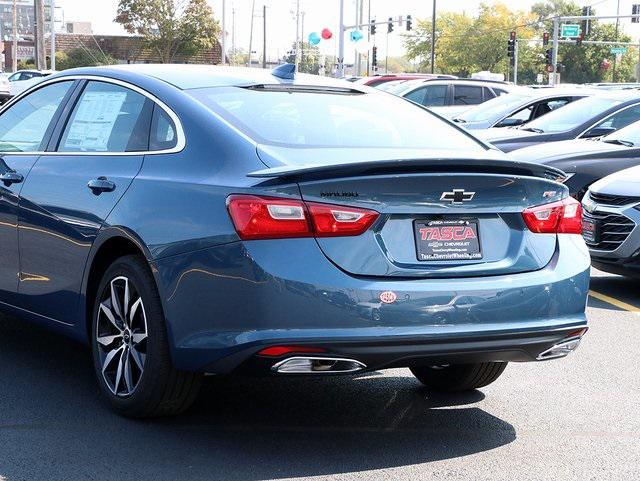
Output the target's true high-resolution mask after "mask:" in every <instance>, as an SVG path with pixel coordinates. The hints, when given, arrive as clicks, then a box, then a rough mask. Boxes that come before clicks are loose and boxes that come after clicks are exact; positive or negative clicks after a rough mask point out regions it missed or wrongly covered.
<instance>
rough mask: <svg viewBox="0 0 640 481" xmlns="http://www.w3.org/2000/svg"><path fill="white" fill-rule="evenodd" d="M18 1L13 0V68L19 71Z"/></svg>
mask: <svg viewBox="0 0 640 481" xmlns="http://www.w3.org/2000/svg"><path fill="white" fill-rule="evenodd" d="M16 2H17V0H13V45H12V47H13V48H12V50H11V54H12V55H11V68H12V70H13V71H14V72H15V71H16V70H18V6H17V5H16Z"/></svg>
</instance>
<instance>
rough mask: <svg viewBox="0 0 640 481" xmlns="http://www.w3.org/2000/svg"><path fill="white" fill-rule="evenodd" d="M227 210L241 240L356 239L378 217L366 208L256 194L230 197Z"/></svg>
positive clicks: (376, 213)
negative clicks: (340, 237)
mask: <svg viewBox="0 0 640 481" xmlns="http://www.w3.org/2000/svg"><path fill="white" fill-rule="evenodd" d="M227 208H228V209H229V215H230V216H231V220H232V221H233V225H234V227H235V228H236V232H237V233H238V236H240V238H241V239H242V240H257V239H285V238H292V237H339V236H356V235H360V234H362V233H363V232H365V231H366V230H367V229H368V228H369V227H371V225H372V224H373V223H374V221H375V220H376V219H377V218H378V216H379V215H380V214H378V212H376V211H374V210H369V209H360V208H356V207H350V206H341V205H333V204H321V203H317V202H309V203H305V202H304V201H301V200H295V199H284V198H278V197H261V196H256V195H231V196H229V198H228V199H227Z"/></svg>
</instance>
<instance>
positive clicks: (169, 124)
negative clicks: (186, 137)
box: [149, 105, 178, 151]
mask: <svg viewBox="0 0 640 481" xmlns="http://www.w3.org/2000/svg"><path fill="white" fill-rule="evenodd" d="M177 143H178V136H177V134H176V126H175V124H174V123H173V120H171V118H170V117H169V115H167V113H166V112H165V111H164V110H163V109H162V108H160V107H158V106H157V105H156V106H155V108H154V109H153V120H152V121H151V135H150V136H149V150H152V151H153V150H167V149H172V148H174V147H175V146H176V145H177Z"/></svg>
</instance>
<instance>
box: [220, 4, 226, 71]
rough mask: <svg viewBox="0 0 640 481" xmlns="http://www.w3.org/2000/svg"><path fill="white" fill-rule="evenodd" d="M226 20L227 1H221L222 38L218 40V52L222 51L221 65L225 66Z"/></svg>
mask: <svg viewBox="0 0 640 481" xmlns="http://www.w3.org/2000/svg"><path fill="white" fill-rule="evenodd" d="M226 18H227V0H222V37H221V39H220V50H222V65H226V64H227V39H226V37H227V30H226V23H225V20H226Z"/></svg>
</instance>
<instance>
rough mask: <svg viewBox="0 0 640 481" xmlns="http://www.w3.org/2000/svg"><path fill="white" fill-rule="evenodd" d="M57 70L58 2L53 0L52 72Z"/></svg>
mask: <svg viewBox="0 0 640 481" xmlns="http://www.w3.org/2000/svg"><path fill="white" fill-rule="evenodd" d="M55 69H56V0H51V70H55Z"/></svg>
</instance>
